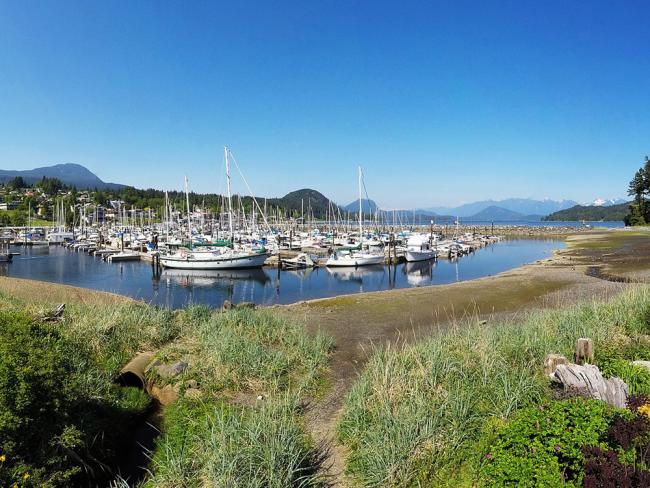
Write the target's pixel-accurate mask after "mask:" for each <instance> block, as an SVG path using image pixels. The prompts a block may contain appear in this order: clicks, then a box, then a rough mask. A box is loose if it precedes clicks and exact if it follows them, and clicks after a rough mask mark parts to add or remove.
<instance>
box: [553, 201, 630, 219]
mask: <svg viewBox="0 0 650 488" xmlns="http://www.w3.org/2000/svg"><path fill="white" fill-rule="evenodd" d="M628 213H629V203H628V202H626V203H620V204H618V205H576V206H574V207H571V208H568V209H566V210H561V211H559V212H554V213H552V214H550V215H547V216H546V217H544V219H543V220H556V221H557V220H559V221H572V220H573V221H576V220H592V221H598V220H608V221H610V220H612V221H613V220H618V221H620V220H623V219H624V218H625V216H626V215H627V214H628Z"/></svg>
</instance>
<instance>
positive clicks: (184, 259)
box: [160, 147, 269, 269]
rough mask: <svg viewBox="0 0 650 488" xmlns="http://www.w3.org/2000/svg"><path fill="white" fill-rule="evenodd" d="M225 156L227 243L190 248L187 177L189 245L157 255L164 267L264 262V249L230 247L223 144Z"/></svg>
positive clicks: (217, 266) (220, 266)
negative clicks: (206, 247)
mask: <svg viewBox="0 0 650 488" xmlns="http://www.w3.org/2000/svg"><path fill="white" fill-rule="evenodd" d="M224 154H225V158H226V181H227V185H228V200H227V201H228V222H229V225H230V246H232V247H218V248H216V249H215V248H210V249H206V250H203V249H202V250H198V251H197V250H194V249H193V248H192V223H191V219H190V217H189V216H190V200H189V190H188V186H187V179H186V184H185V197H186V200H187V215H188V219H187V224H188V236H189V238H190V245H189V249H187V248H181V249H179V250H178V251H176V252H175V253H174V254H169V255H165V256H160V264H161V265H162V266H163V267H165V268H175V269H242V268H261V267H262V266H264V263H265V262H266V259H267V258H268V256H269V255H268V253H267V252H266V249H264V248H262V249H260V250H248V249H244V248H235V247H234V242H235V240H234V227H233V221H232V192H231V189H230V162H229V150H228V148H227V147H224Z"/></svg>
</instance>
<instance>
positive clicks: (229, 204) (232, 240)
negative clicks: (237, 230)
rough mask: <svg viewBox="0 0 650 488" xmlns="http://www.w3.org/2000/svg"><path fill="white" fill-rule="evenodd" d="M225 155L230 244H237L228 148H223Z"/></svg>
mask: <svg viewBox="0 0 650 488" xmlns="http://www.w3.org/2000/svg"><path fill="white" fill-rule="evenodd" d="M223 152H224V155H225V156H226V183H227V187H228V224H229V225H230V243H231V244H232V243H234V242H235V236H234V231H233V228H232V194H231V191H230V161H229V160H228V148H227V147H226V146H224V147H223Z"/></svg>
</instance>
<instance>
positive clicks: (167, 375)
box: [156, 361, 189, 380]
mask: <svg viewBox="0 0 650 488" xmlns="http://www.w3.org/2000/svg"><path fill="white" fill-rule="evenodd" d="M188 366H189V365H188V364H187V363H186V362H185V361H178V362H176V363H174V364H159V365H157V366H156V373H158V375H159V376H160V377H161V378H163V379H166V380H169V379H171V378H175V377H176V376H178V375H179V374H181V373H183V372H184V371H185V370H186V369H187V367H188Z"/></svg>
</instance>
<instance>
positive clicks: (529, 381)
mask: <svg viewBox="0 0 650 488" xmlns="http://www.w3.org/2000/svg"><path fill="white" fill-rule="evenodd" d="M648 333H650V289H649V288H647V287H642V288H637V289H635V290H631V291H628V292H625V293H624V294H622V295H621V296H620V297H618V298H616V299H614V300H613V301H611V302H609V303H589V304H585V305H582V306H579V307H574V308H570V309H567V310H562V311H544V312H537V313H533V314H532V315H531V316H530V317H528V318H526V319H525V320H523V321H515V322H513V323H503V324H489V325H479V324H478V323H469V324H458V326H456V327H453V328H452V329H451V330H449V331H447V332H445V333H441V334H440V335H438V336H436V337H435V338H433V339H430V340H427V341H426V342H423V343H420V344H418V345H415V346H410V347H405V348H403V349H395V348H384V349H380V350H378V351H377V352H376V353H375V354H374V356H373V357H372V359H371V360H370V362H369V364H368V365H367V368H366V370H365V371H364V373H363V374H362V375H361V377H360V379H359V380H358V382H357V383H356V384H355V385H354V387H353V389H352V391H351V392H350V393H349V395H348V398H347V401H346V405H345V413H344V415H343V417H342V419H341V421H340V423H339V426H338V428H339V438H340V440H341V442H342V443H343V444H344V445H345V446H347V448H348V449H349V452H350V455H349V458H348V472H349V473H350V475H351V477H352V478H353V480H355V481H356V482H357V483H359V484H360V485H363V486H471V485H473V484H479V485H480V484H489V483H488V481H487V479H486V478H485V476H484V475H482V474H481V473H482V471H481V466H482V464H484V463H485V455H487V454H489V446H490V445H491V443H492V442H493V441H494V435H495V434H494V432H495V431H498V429H499V428H500V427H502V426H503V424H504V423H505V422H506V421H507V420H508V419H510V418H511V417H513V415H514V414H515V413H516V412H518V411H519V410H520V409H522V408H525V407H530V406H537V405H541V404H543V403H544V402H545V401H547V400H548V399H549V397H550V394H551V392H550V388H549V383H548V380H547V378H545V377H544V375H543V371H542V362H543V359H544V356H545V355H546V354H547V353H549V352H555V353H561V354H564V355H567V357H571V354H572V352H573V350H574V347H575V342H576V339H577V338H578V337H591V338H592V339H594V341H595V345H596V350H597V351H600V354H599V357H598V358H597V359H598V361H600V363H601V366H603V367H605V366H606V365H607V364H610V365H611V364H618V365H619V366H621V364H625V365H627V360H629V359H650V347H649V346H648V344H647V342H646V339H647V338H646V337H644V336H645V335H646V334H648ZM617 360H618V361H622V362H619V363H616V361H617ZM611 372H612V373H613V372H615V373H617V374H619V375H620V376H623V379H624V380H626V381H628V382H630V383H635V382H636V383H639V384H640V385H641V386H640V387H639V390H638V391H639V392H645V393H650V389H648V390H645V389H644V388H645V386H644V385H645V383H644V382H645V381H646V380H647V379H648V378H650V376H648V375H647V373H645V372H643V371H639V370H632V371H622V369H621V368H620V367H619V368H618V369H617V370H616V371H611ZM556 482H557V483H559V480H556ZM551 485H552V484H551ZM551 485H549V486H551Z"/></svg>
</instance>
